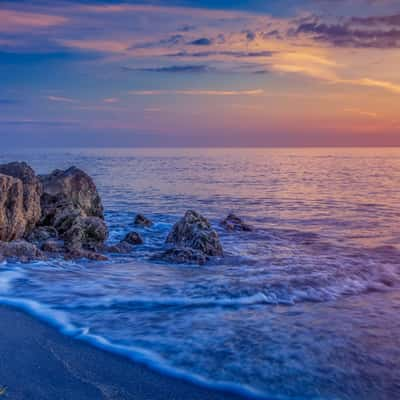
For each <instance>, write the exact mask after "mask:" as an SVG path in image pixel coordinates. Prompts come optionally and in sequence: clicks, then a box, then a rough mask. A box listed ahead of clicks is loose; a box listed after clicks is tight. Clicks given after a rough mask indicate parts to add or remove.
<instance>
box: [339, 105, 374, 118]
mask: <svg viewBox="0 0 400 400" xmlns="http://www.w3.org/2000/svg"><path fill="white" fill-rule="evenodd" d="M344 111H345V112H346V113H350V114H357V115H360V116H363V117H369V118H378V113H376V112H373V111H365V110H361V109H359V108H353V107H351V108H345V109H344Z"/></svg>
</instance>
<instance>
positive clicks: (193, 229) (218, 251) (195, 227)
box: [166, 210, 223, 256]
mask: <svg viewBox="0 0 400 400" xmlns="http://www.w3.org/2000/svg"><path fill="white" fill-rule="evenodd" d="M166 243H167V244H170V245H173V246H174V247H177V248H189V249H193V250H198V251H201V252H202V253H203V254H205V255H207V256H222V255H223V250H222V245H221V243H220V241H219V237H218V234H217V232H216V231H215V230H213V229H212V228H211V225H210V223H209V222H208V221H207V219H206V218H204V217H203V216H202V215H200V214H198V213H197V212H195V211H192V210H189V211H187V212H186V214H185V216H184V217H183V218H182V219H181V220H180V221H178V222H177V223H176V224H175V225H174V226H173V227H172V230H171V232H170V233H169V235H168V237H167V240H166Z"/></svg>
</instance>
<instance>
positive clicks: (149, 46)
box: [0, 0, 400, 146]
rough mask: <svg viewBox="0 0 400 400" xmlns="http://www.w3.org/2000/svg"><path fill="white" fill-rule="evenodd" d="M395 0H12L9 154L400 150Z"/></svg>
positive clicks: (6, 62)
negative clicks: (43, 149) (41, 150)
mask: <svg viewBox="0 0 400 400" xmlns="http://www.w3.org/2000/svg"><path fill="white" fill-rule="evenodd" d="M399 47H400V4H399V2H398V1H394V0H297V1H295V0H283V1H273V0H270V1H268V0H264V1H258V0H254V1H235V2H232V1H223V0H220V1H190V0H186V1H184V0H181V1H154V2H153V1H147V2H139V1H125V2H119V1H108V2H100V1H65V2H49V1H13V2H7V1H6V2H2V3H1V7H0V76H1V81H0V82H1V86H0V135H1V137H2V142H3V144H4V145H6V146H21V145H24V146H309V145H315V146H320V145H322V146H325V145H327V146H331V145H399V144H400V137H399V130H400V118H399V116H398V109H399V106H400V102H399V96H400V76H399V74H398V67H399V65H400V55H399Z"/></svg>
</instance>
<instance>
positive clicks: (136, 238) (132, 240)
mask: <svg viewBox="0 0 400 400" xmlns="http://www.w3.org/2000/svg"><path fill="white" fill-rule="evenodd" d="M122 241H123V242H126V243H129V244H133V245H138V244H143V239H142V238H141V236H140V235H139V234H138V233H137V232H129V233H128V234H127V235H126V236H125V237H124V239H123V240H122Z"/></svg>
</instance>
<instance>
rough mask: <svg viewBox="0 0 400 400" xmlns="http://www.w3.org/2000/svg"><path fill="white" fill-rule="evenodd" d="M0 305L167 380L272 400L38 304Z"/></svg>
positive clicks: (6, 301)
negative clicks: (108, 336) (100, 332)
mask: <svg viewBox="0 0 400 400" xmlns="http://www.w3.org/2000/svg"><path fill="white" fill-rule="evenodd" d="M0 304H4V305H7V306H11V307H14V308H17V309H20V310H22V311H24V312H27V313H28V314H30V315H32V316H34V317H36V318H38V319H39V320H41V321H43V322H45V323H47V324H48V325H50V326H52V327H55V328H56V329H57V330H58V331H59V332H61V333H62V334H64V335H67V336H71V337H73V338H75V339H78V340H81V341H84V342H86V343H89V344H91V345H92V346H95V347H97V348H100V349H102V350H106V351H108V352H110V353H114V354H118V355H121V356H123V357H126V358H128V359H130V360H132V361H133V362H137V363H140V364H143V365H146V366H147V367H149V368H150V369H152V370H154V371H157V372H159V373H162V374H165V375H167V376H170V377H173V378H178V379H182V380H184V381H188V382H191V383H193V384H195V385H198V386H201V387H205V388H208V389H213V390H217V391H221V392H230V393H232V394H237V395H240V396H244V397H246V398H249V399H256V400H261V399H264V400H266V399H269V400H272V398H271V397H268V398H267V397H266V395H265V394H263V393H262V392H260V391H258V390H256V389H254V388H252V387H250V386H248V385H240V384H236V383H231V382H226V381H212V380H209V379H206V378H204V377H202V376H201V375H198V374H194V373H188V372H186V371H184V370H181V369H179V368H175V367H172V366H170V365H168V363H167V362H166V361H165V360H164V359H163V358H162V357H160V356H158V355H157V354H155V353H153V352H152V351H149V350H146V349H143V348H139V347H136V346H124V345H119V344H114V343H111V342H110V341H108V340H107V339H105V338H104V337H102V336H98V335H93V334H90V333H88V331H89V329H88V328H77V327H75V326H74V325H73V324H71V323H70V322H69V319H68V317H67V315H66V314H65V313H64V312H62V311H59V310H54V309H52V308H51V307H49V306H46V305H44V304H41V303H38V302H36V301H34V300H29V299H24V298H9V297H3V296H0ZM273 399H274V400H284V399H286V398H284V397H274V398H273ZM292 400H296V399H292ZM299 400H300V399H299Z"/></svg>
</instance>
